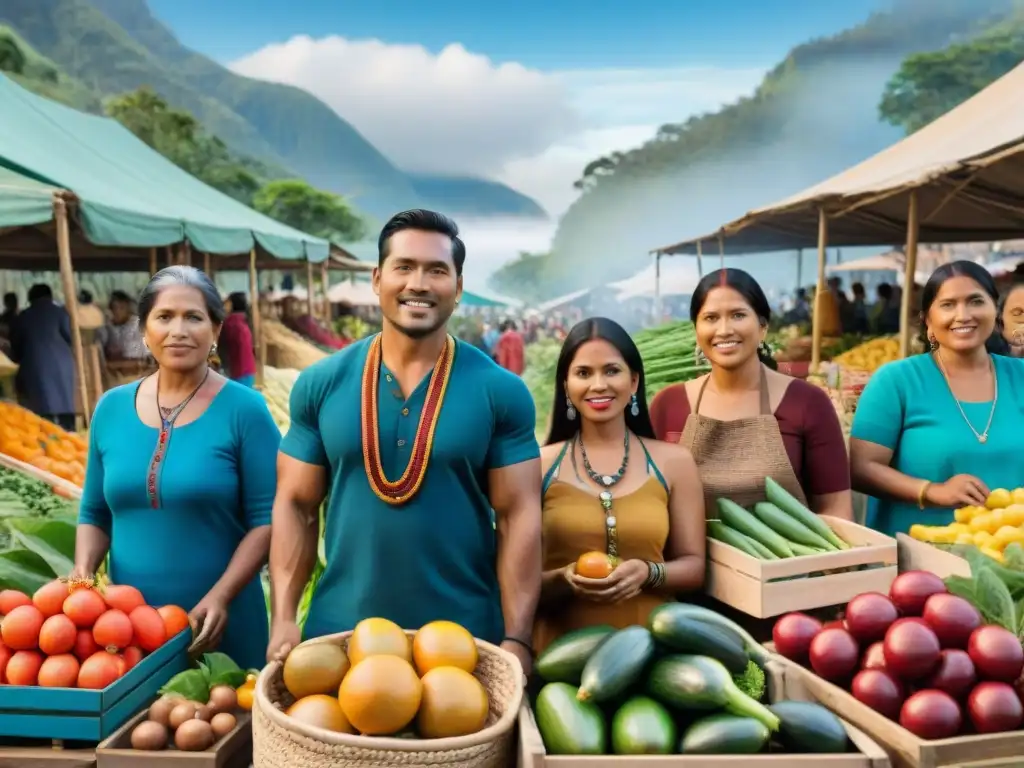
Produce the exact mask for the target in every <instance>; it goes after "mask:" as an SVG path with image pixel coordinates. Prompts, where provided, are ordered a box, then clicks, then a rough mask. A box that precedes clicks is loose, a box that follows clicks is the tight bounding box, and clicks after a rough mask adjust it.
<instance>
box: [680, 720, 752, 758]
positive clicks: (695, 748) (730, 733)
mask: <svg viewBox="0 0 1024 768" xmlns="http://www.w3.org/2000/svg"><path fill="white" fill-rule="evenodd" d="M770 739H771V731H769V730H768V728H767V727H766V726H765V724H764V723H762V722H761V721H760V720H755V719H754V718H752V717H738V716H736V715H708V716H707V717H702V718H701V719H700V720H696V721H694V722H693V723H692V724H691V725H690V727H689V728H687V729H686V733H684V734H683V738H682V740H681V741H680V742H679V753H680V754H683V755H756V754H757V753H758V752H762V751H764V748H765V747H766V746H768V741H769V740H770Z"/></svg>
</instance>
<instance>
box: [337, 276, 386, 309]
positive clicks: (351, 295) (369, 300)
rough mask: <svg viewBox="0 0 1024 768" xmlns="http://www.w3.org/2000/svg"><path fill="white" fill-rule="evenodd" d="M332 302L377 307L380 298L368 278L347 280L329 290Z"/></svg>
mask: <svg viewBox="0 0 1024 768" xmlns="http://www.w3.org/2000/svg"><path fill="white" fill-rule="evenodd" d="M327 300H328V301H329V302H331V304H350V305H351V306H353V307H376V306H377V305H378V304H379V303H380V300H379V299H378V298H377V294H375V293H374V292H373V286H372V285H370V282H369V281H368V280H345V281H343V282H340V283H336V284H335V285H332V286H331V287H330V288H329V289H328V290H327Z"/></svg>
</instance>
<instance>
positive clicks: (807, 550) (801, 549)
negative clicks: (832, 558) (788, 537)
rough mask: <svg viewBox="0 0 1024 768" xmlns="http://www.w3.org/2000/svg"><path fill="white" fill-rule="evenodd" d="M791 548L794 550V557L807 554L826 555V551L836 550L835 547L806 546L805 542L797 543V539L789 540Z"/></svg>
mask: <svg viewBox="0 0 1024 768" xmlns="http://www.w3.org/2000/svg"><path fill="white" fill-rule="evenodd" d="M789 548H790V549H792V550H793V555H794V557H805V556H806V555H824V554H825V553H826V552H835V551H836V548H835V547H829V548H828V549H819V548H818V547H805V546H804V545H803V544H797V543H796V542H795V541H791V542H789Z"/></svg>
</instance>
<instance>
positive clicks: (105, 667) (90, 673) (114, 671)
mask: <svg viewBox="0 0 1024 768" xmlns="http://www.w3.org/2000/svg"><path fill="white" fill-rule="evenodd" d="M126 666H127V665H126V664H125V661H124V659H123V658H121V657H120V656H118V655H117V654H116V653H110V652H109V651H96V653H94V654H93V655H92V656H90V657H89V658H88V659H86V660H85V661H83V662H82V666H81V668H80V669H79V670H78V687H79V688H87V689H90V690H94V691H99V690H102V689H104V688H106V687H107V686H108V685H110V684H111V683H113V682H114V681H115V680H117V679H118V678H119V677H121V676H122V675H123V674H124V673H125V667H126Z"/></svg>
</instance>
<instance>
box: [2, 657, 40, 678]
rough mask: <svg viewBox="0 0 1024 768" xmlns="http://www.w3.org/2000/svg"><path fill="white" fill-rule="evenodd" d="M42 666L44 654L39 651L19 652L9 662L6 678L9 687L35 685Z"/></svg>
mask: <svg viewBox="0 0 1024 768" xmlns="http://www.w3.org/2000/svg"><path fill="white" fill-rule="evenodd" d="M41 666H43V654H41V653H40V652H39V651H18V652H17V653H16V654H14V655H13V656H11V659H10V661H8V662H7V670H6V672H5V673H4V678H5V679H6V680H7V684H8V685H35V684H36V681H37V680H38V679H39V668H40V667H41Z"/></svg>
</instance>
